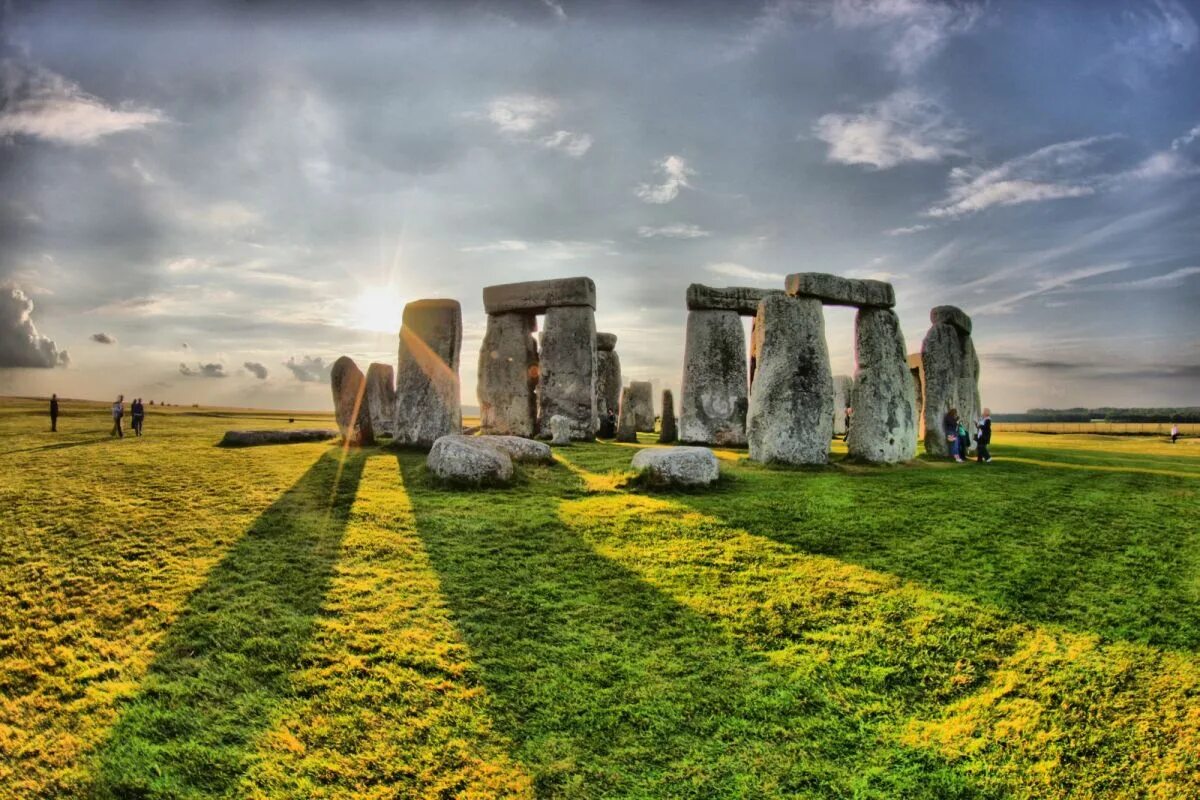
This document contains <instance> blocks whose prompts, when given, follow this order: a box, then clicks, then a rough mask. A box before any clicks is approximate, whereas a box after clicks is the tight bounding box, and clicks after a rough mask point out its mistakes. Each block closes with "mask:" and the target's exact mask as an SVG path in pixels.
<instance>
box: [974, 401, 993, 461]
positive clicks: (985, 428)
mask: <svg viewBox="0 0 1200 800" xmlns="http://www.w3.org/2000/svg"><path fill="white" fill-rule="evenodd" d="M976 425H977V426H978V428H979V432H978V433H976V434H975V443H976V444H977V445H978V447H977V448H976V461H977V463H980V464H986V463H988V462H989V461H991V460H992V454H991V451H989V450H988V445H990V444H991V443H992V410H991V409H990V408H985V409H984V410H983V418H982V419H980V420H979V421H978V422H977V423H976Z"/></svg>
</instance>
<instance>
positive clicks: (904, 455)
mask: <svg viewBox="0 0 1200 800" xmlns="http://www.w3.org/2000/svg"><path fill="white" fill-rule="evenodd" d="M854 358H855V361H856V362H857V364H858V371H857V372H856V374H855V376H854V425H853V426H852V427H851V429H850V432H849V433H848V434H847V436H846V447H847V449H848V450H849V451H850V456H851V457H852V458H856V459H860V460H862V461H869V462H871V463H874V464H895V463H898V462H901V461H911V460H912V459H913V457H914V456H916V454H917V430H916V426H915V425H914V419H915V417H914V412H913V407H914V406H915V405H916V399H915V397H914V395H913V385H912V374H911V373H910V372H909V371H908V356H907V354H906V348H905V346H904V334H903V333H901V331H900V319H899V318H898V317H897V316H896V313H895V312H894V311H892V310H891V309H884V308H860V309H859V310H858V315H857V317H856V318H855V321H854Z"/></svg>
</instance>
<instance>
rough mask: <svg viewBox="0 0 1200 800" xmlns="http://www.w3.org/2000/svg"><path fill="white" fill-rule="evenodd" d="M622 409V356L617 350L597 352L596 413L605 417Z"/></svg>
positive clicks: (600, 416) (601, 417)
mask: <svg viewBox="0 0 1200 800" xmlns="http://www.w3.org/2000/svg"><path fill="white" fill-rule="evenodd" d="M610 410H611V411H612V412H613V413H614V414H617V413H619V412H620V410H621V358H620V356H618V355H617V352H616V351H615V350H600V351H597V353H596V415H597V416H598V417H599V418H600V419H604V418H605V417H606V416H607V415H608V412H609V411H610Z"/></svg>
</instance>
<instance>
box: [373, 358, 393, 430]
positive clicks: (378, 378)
mask: <svg viewBox="0 0 1200 800" xmlns="http://www.w3.org/2000/svg"><path fill="white" fill-rule="evenodd" d="M367 412H368V413H369V414H370V415H371V428H372V430H373V431H374V433H375V435H376V436H381V435H382V436H391V435H392V425H393V424H394V423H395V420H396V371H395V370H394V369H392V365H391V364H380V363H379V362H378V361H376V362H373V363H372V364H371V365H370V366H369V367H367Z"/></svg>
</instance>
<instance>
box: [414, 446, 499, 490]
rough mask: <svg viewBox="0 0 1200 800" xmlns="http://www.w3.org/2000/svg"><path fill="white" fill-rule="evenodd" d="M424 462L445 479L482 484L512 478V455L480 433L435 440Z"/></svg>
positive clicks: (496, 482) (447, 481) (467, 483)
mask: <svg viewBox="0 0 1200 800" xmlns="http://www.w3.org/2000/svg"><path fill="white" fill-rule="evenodd" d="M425 466H426V467H428V469H429V471H430V472H432V473H433V475H434V476H435V477H436V478H438V479H439V480H442V481H445V482H446V483H453V484H460V485H467V486H481V485H487V484H505V483H508V482H509V481H511V480H512V476H513V463H512V459H511V458H510V457H509V456H508V454H507V453H505V452H504V451H503V450H501V449H500V448H499V447H497V446H496V445H494V444H492V443H491V442H488V441H486V439H485V437H481V436H463V435H462V434H449V435H447V436H440V437H438V439H437V440H436V441H435V442H434V443H433V447H432V448H431V449H430V451H429V457H428V458H426V459H425Z"/></svg>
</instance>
